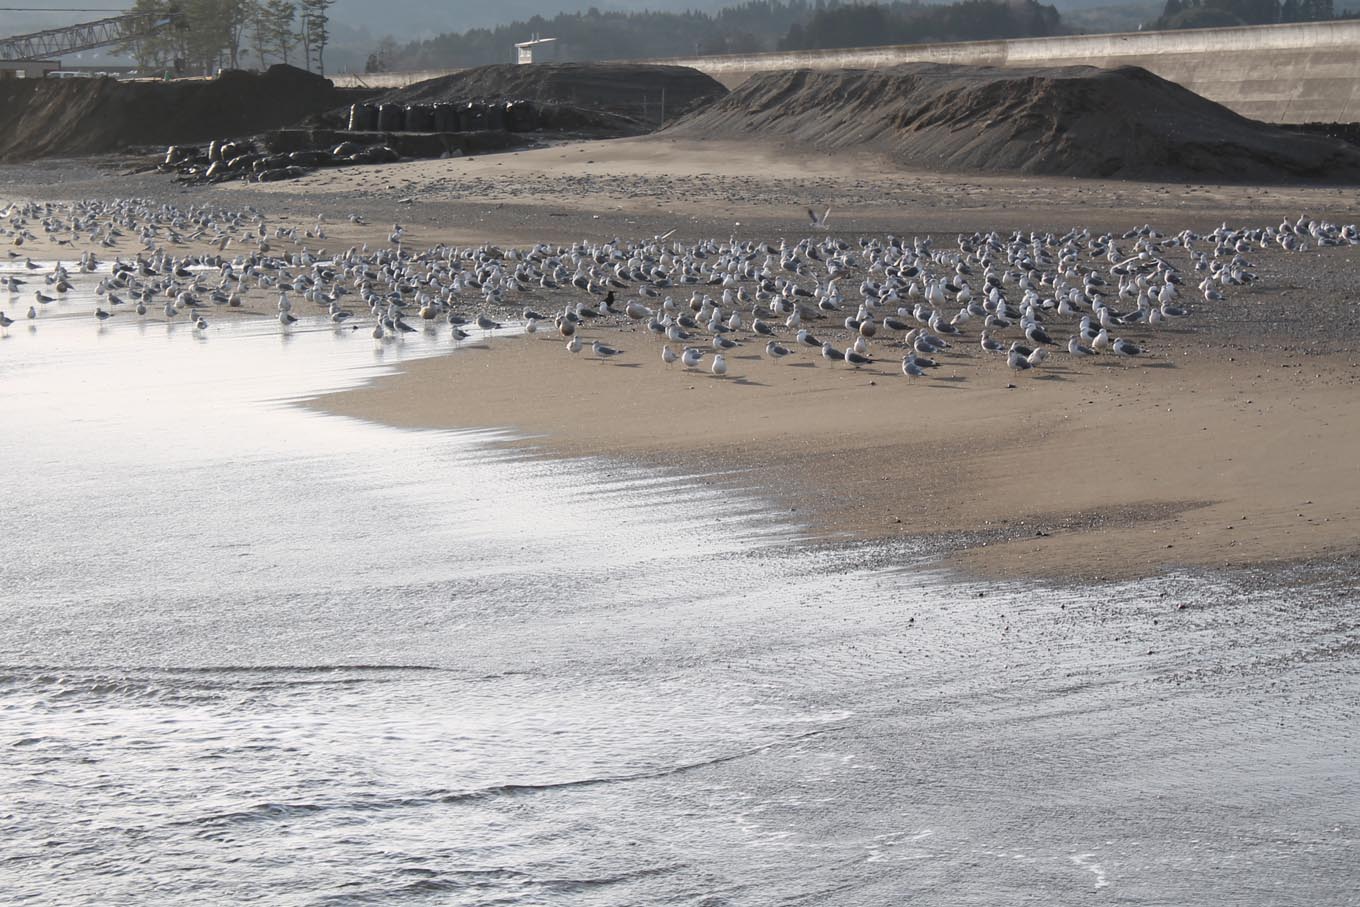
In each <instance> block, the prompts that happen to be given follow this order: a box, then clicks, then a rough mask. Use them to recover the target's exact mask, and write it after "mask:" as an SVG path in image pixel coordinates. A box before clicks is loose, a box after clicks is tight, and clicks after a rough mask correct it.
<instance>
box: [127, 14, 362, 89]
mask: <svg viewBox="0 0 1360 907" xmlns="http://www.w3.org/2000/svg"><path fill="white" fill-rule="evenodd" d="M334 4H335V0H296V2H295V0H136V3H135V4H134V5H133V7H132V9H130V10H129V12H132V13H153V14H157V15H164V16H172V17H173V18H174V23H173V24H172V25H170V26H169V27H168V28H165V29H163V30H161V31H160V32H159V33H157V34H154V35H150V36H147V37H142V38H137V39H135V40H132V41H129V42H128V43H127V44H126V45H124V46H123V48H122V49H123V51H124V52H126V53H128V54H130V55H131V56H132V58H133V59H134V60H135V61H136V62H137V65H138V66H139V67H141V68H144V69H152V70H167V71H173V72H175V73H177V74H185V75H200V74H211V73H213V72H216V71H217V70H219V69H224V68H230V69H241V68H244V67H245V66H247V65H250V66H254V67H257V68H259V69H264V68H266V67H267V66H269V65H270V64H271V63H290V64H293V65H295V66H299V67H301V68H303V69H309V70H310V69H315V71H317V72H320V73H322V74H323V75H324V74H325V72H326V45H327V44H328V43H330V27H329V24H330V16H329V10H330V8H331V6H333V5H334Z"/></svg>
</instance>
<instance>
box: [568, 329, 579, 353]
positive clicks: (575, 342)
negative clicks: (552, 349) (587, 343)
mask: <svg viewBox="0 0 1360 907" xmlns="http://www.w3.org/2000/svg"><path fill="white" fill-rule="evenodd" d="M567 352H568V353H579V352H581V338H580V336H579V335H577V334H572V335H571V339H570V340H568V341H567Z"/></svg>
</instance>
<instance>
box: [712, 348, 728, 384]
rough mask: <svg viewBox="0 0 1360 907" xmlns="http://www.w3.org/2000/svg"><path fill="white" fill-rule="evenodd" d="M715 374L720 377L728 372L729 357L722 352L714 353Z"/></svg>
mask: <svg viewBox="0 0 1360 907" xmlns="http://www.w3.org/2000/svg"><path fill="white" fill-rule="evenodd" d="M713 374H715V375H717V376H718V377H719V378H722V377H723V376H725V375H726V374H727V359H726V357H724V356H723V354H722V353H714V354H713Z"/></svg>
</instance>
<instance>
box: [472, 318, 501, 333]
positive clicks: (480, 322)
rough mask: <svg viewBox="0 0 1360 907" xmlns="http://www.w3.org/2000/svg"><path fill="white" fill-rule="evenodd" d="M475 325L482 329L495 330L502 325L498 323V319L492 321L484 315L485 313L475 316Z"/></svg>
mask: <svg viewBox="0 0 1360 907" xmlns="http://www.w3.org/2000/svg"><path fill="white" fill-rule="evenodd" d="M477 327H479V328H481V329H482V330H484V331H497V330H500V328H501V327H502V325H501V323H500V322H499V321H492V320H491V319H490V318H488V317H486V316H485V315H478V316H477Z"/></svg>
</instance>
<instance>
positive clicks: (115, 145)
mask: <svg viewBox="0 0 1360 907" xmlns="http://www.w3.org/2000/svg"><path fill="white" fill-rule="evenodd" d="M353 97H354V96H353V94H352V93H351V92H346V91H343V90H340V89H337V88H336V87H335V86H334V85H333V84H332V83H331V81H330V80H329V79H324V78H322V77H321V76H317V75H313V74H312V73H309V72H304V71H303V70H300V69H297V68H296V67H293V66H283V65H278V66H271V67H270V68H269V71H268V72H266V73H264V74H263V75H257V74H255V73H248V72H239V71H228V72H224V73H222V75H220V76H218V77H217V78H215V79H211V80H188V79H186V80H180V81H174V82H119V81H116V80H114V79H13V80H0V161H22V160H32V159H34V158H40V157H53V156H65V155H79V154H100V153H106V152H112V151H120V150H123V149H126V148H133V147H138V146H145V145H169V144H173V143H182V142H201V141H206V140H210V139H214V138H223V137H234V136H242V135H249V134H252V133H256V132H262V131H264V130H267V129H277V128H279V127H281V126H288V125H291V124H292V123H295V122H297V121H298V120H301V119H302V118H304V117H306V116H308V115H309V114H314V113H317V112H320V111H324V110H328V109H331V108H334V107H338V106H340V105H342V104H346V103H349V101H350V100H351V99H352V98H353Z"/></svg>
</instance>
